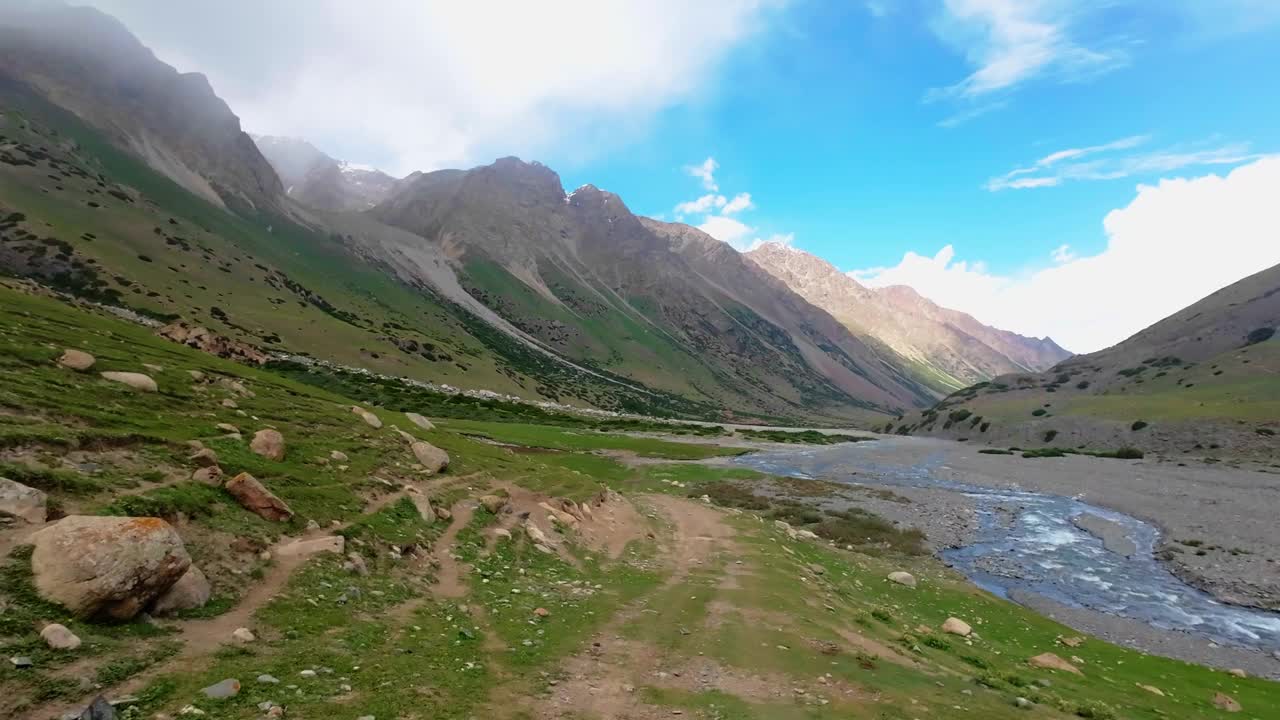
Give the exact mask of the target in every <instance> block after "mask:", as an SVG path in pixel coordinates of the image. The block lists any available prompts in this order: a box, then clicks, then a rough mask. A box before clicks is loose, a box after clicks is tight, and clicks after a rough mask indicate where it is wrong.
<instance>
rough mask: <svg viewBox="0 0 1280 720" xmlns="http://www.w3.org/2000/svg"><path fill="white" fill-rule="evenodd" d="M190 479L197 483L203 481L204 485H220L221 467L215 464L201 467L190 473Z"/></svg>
mask: <svg viewBox="0 0 1280 720" xmlns="http://www.w3.org/2000/svg"><path fill="white" fill-rule="evenodd" d="M191 479H192V480H194V481H196V482H198V483H204V484H205V485H221V484H222V468H220V467H218V466H217V465H213V466H211V467H202V468H200V469H198V470H196V471H195V472H193V473H191Z"/></svg>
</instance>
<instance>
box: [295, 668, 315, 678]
mask: <svg viewBox="0 0 1280 720" xmlns="http://www.w3.org/2000/svg"><path fill="white" fill-rule="evenodd" d="M298 675H301V676H302V677H304V678H313V677H315V676H316V671H315V670H303V671H302V672H300V673H298Z"/></svg>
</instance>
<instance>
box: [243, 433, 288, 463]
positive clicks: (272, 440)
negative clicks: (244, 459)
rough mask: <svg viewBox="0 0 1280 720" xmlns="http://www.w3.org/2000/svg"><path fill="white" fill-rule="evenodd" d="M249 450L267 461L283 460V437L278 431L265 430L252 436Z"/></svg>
mask: <svg viewBox="0 0 1280 720" xmlns="http://www.w3.org/2000/svg"><path fill="white" fill-rule="evenodd" d="M249 449H250V450H252V451H253V452H255V453H257V454H259V455H261V456H262V457H264V458H266V459H268V460H275V461H277V462H278V461H280V460H283V459H284V436H283V435H281V434H280V431H279V430H273V429H271V428H267V429H265V430H259V431H258V432H256V433H254V434H253V440H250V441H249Z"/></svg>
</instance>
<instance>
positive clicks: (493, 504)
mask: <svg viewBox="0 0 1280 720" xmlns="http://www.w3.org/2000/svg"><path fill="white" fill-rule="evenodd" d="M480 506H481V507H483V508H484V509H485V510H487V511H489V512H490V513H492V514H494V515H497V514H498V513H500V512H502V509H503V508H505V507H506V506H507V499H506V498H504V497H501V496H499V495H481V496H480Z"/></svg>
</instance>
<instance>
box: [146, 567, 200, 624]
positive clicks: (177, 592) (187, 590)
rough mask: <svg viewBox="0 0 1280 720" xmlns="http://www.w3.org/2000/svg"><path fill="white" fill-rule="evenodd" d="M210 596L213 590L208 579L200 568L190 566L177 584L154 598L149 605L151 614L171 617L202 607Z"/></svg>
mask: <svg viewBox="0 0 1280 720" xmlns="http://www.w3.org/2000/svg"><path fill="white" fill-rule="evenodd" d="M212 596H213V588H211V587H210V586H209V579H208V578H206V577H205V575H204V572H202V571H201V570H200V568H198V567H196V566H195V565H192V566H191V567H189V568H187V571H186V572H185V573H183V574H182V577H180V578H178V582H176V583H174V584H173V586H172V587H170V588H169V589H168V590H166V591H164V594H162V595H161V596H160V597H158V598H156V601H155V603H153V604H152V605H151V614H153V615H171V614H173V613H176V612H179V611H181V610H194V609H195V608H198V607H204V605H205V603H207V602H209V598H210V597H212Z"/></svg>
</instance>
